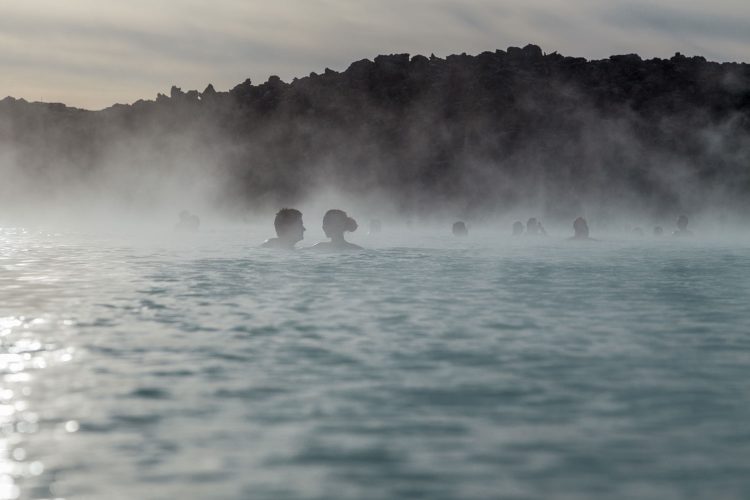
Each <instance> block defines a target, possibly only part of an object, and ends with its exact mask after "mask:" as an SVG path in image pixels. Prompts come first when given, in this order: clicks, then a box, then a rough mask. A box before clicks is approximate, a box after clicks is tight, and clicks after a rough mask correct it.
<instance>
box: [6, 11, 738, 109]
mask: <svg viewBox="0 0 750 500" xmlns="http://www.w3.org/2000/svg"><path fill="white" fill-rule="evenodd" d="M748 25H750V4H747V3H746V2H744V0H743V1H738V0H718V1H717V2H714V3H712V4H711V5H705V6H704V5H702V4H701V3H700V2H696V1H692V0H680V1H679V2H678V0H666V1H665V2H661V3H660V5H659V6H658V7H656V6H651V5H648V4H645V3H644V4H640V3H639V4H634V3H632V2H629V1H625V0H614V1H610V2H607V3H604V2H601V1H595V0H568V1H562V0H529V1H527V2H525V3H523V4H519V3H518V2H514V1H511V0H463V1H457V0H398V1H397V0H357V1H353V0H287V1H285V2H276V3H273V2H265V1H264V2H261V1H257V0H216V1H214V2H204V1H198V0H181V1H179V2H177V1H168V0H150V1H146V0H130V1H129V2H101V1H95V0H67V1H60V0H35V1H34V2H17V3H10V4H6V5H5V6H4V12H3V16H2V17H0V66H2V67H3V68H5V69H6V70H5V71H3V72H2V73H0V97H2V96H3V95H14V96H16V97H25V98H27V99H32V100H36V99H40V98H41V99H44V100H60V101H63V102H66V103H69V104H72V105H78V106H83V107H90V108H99V107H104V106H107V105H110V104H112V103H113V102H116V101H117V102H132V101H134V100H137V99H139V98H153V97H154V96H155V94H156V93H157V92H165V91H166V90H167V89H168V88H169V87H170V86H171V85H173V84H175V85H178V86H181V87H183V88H197V89H202V88H203V87H205V85H206V84H208V83H209V82H211V83H214V85H215V86H216V87H217V88H219V89H222V88H224V89H226V88H230V87H232V86H234V85H235V84H237V83H239V82H241V81H243V80H244V79H245V78H247V77H250V78H252V79H253V80H254V81H256V82H260V81H263V80H265V79H266V78H267V77H268V76H269V75H271V74H277V75H279V76H281V77H282V78H284V79H286V80H289V79H291V78H293V77H295V76H304V75H306V74H307V73H309V72H310V71H321V70H322V69H323V68H325V67H331V68H334V69H339V70H342V69H345V68H346V67H347V66H348V64H349V63H351V62H352V61H354V60H357V59H361V58H365V57H367V58H372V57H374V56H376V55H378V54H381V53H392V52H410V53H413V54H414V53H422V54H430V53H435V54H436V55H441V56H445V55H448V54H452V53H460V52H469V53H476V52H480V51H483V50H494V49H496V48H505V47H507V46H509V45H525V44H526V43H538V44H540V45H542V47H543V48H544V49H545V50H547V51H553V50H557V51H559V52H561V53H565V54H570V55H579V56H584V57H589V58H598V57H606V56H608V55H610V54H612V53H629V52H639V53H642V54H643V55H644V56H647V57H648V56H657V55H658V56H668V55H671V54H672V53H674V52H675V51H682V52H685V53H691V52H693V53H701V54H702V55H706V56H707V57H709V58H713V59H719V60H733V59H734V60H736V59H741V58H742V57H744V56H745V53H746V47H747V43H748V41H750V30H747V29H746V27H747V26H748Z"/></svg>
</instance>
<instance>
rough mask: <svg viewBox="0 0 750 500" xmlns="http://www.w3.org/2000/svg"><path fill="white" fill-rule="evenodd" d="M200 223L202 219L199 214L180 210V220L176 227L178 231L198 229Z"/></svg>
mask: <svg viewBox="0 0 750 500" xmlns="http://www.w3.org/2000/svg"><path fill="white" fill-rule="evenodd" d="M200 225H201V220H200V218H199V217H198V216H197V215H195V214H191V213H190V212H188V211H187V210H183V211H182V212H180V220H179V221H178V222H177V225H176V226H175V229H176V230H178V231H197V230H198V228H199V227H200Z"/></svg>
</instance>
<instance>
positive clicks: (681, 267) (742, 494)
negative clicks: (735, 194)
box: [0, 229, 750, 500]
mask: <svg viewBox="0 0 750 500" xmlns="http://www.w3.org/2000/svg"><path fill="white" fill-rule="evenodd" d="M472 241H474V242H475V241H476V240H467V241H462V242H456V241H455V240H449V241H447V242H446V243H444V244H443V243H442V240H440V239H437V238H434V237H432V236H430V235H427V236H425V237H424V238H423V240H422V241H421V243H422V244H423V246H424V247H425V248H411V249H409V248H401V247H395V248H384V249H380V250H372V251H366V252H363V253H360V254H351V255H342V256H336V255H318V254H316V253H305V252H298V253H294V254H284V255H279V254H276V253H273V252H268V251H265V250H260V249H253V248H248V247H247V242H246V241H245V236H244V235H242V234H240V235H237V234H213V235H208V236H207V235H205V234H204V235H187V236H185V237H184V238H183V237H180V239H178V240H176V241H171V242H160V243H148V244H143V243H137V242H132V241H128V240H127V238H104V237H100V238H95V237H90V236H84V235H59V234H46V233H33V232H27V231H24V230H14V229H3V230H0V294H1V295H0V347H1V349H0V372H1V373H2V384H1V385H0V500H2V499H14V498H69V499H75V498H107V499H120V498H122V499H130V498H165V499H166V498H217V499H230V498H305V499H308V498H320V499H323V498H326V499H328V498H388V499H391V498H431V499H432V498H477V499H479V498H498V497H499V498H550V497H555V498H659V499H670V498H685V497H690V496H691V495H692V496H694V497H696V498H707V497H712V498H714V497H715V498H746V497H747V496H748V493H750V480H748V479H747V478H748V477H750V470H748V469H749V468H750V466H748V465H747V464H748V463H750V441H749V440H748V436H750V426H749V425H748V424H747V422H749V421H750V392H748V391H747V384H746V380H748V376H749V375H750V338H749V337H748V336H747V331H748V325H750V312H749V311H748V308H747V303H748V302H750V301H749V300H748V299H750V249H748V248H746V247H741V246H737V245H735V246H732V247H721V246H717V245H714V246H711V245H702V244H699V243H695V242H693V243H685V242H680V243H679V244H678V243H675V242H673V241H661V242H658V243H653V242H652V243H649V242H645V243H644V242H637V243H633V242H630V243H628V242H606V241H605V242H599V243H598V244H597V245H590V246H585V247H582V246H571V245H569V244H566V243H562V242H556V241H554V240H553V239H548V240H546V241H543V242H534V243H533V244H529V243H528V242H518V241H513V242H493V241H486V242H482V243H480V244H476V243H472ZM472 245H474V246H472ZM384 246H387V245H384ZM430 247H432V248H430Z"/></svg>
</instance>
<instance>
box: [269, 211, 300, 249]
mask: <svg viewBox="0 0 750 500" xmlns="http://www.w3.org/2000/svg"><path fill="white" fill-rule="evenodd" d="M273 226H274V228H275V229H276V235H277V236H278V237H279V238H282V239H286V240H289V241H292V242H294V243H296V242H298V241H301V240H302V238H304V233H305V226H304V225H303V224H302V212H300V211H299V210H296V209H294V208H282V209H281V210H279V212H278V213H277V214H276V218H275V219H274V220H273Z"/></svg>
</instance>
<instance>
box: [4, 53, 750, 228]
mask: <svg viewBox="0 0 750 500" xmlns="http://www.w3.org/2000/svg"><path fill="white" fill-rule="evenodd" d="M0 147H1V148H2V149H1V150H0V173H2V180H3V182H2V188H0V195H2V199H3V200H4V201H5V205H6V207H8V206H11V207H16V208H18V209H19V210H32V209H33V210H39V209H40V208H43V207H48V208H50V209H57V208H58V207H61V206H71V205H75V204H76V203H77V202H78V201H79V200H81V203H82V206H87V205H86V204H87V203H89V202H91V201H92V200H94V201H96V202H98V203H100V204H104V205H111V206H127V207H135V208H137V209H143V210H147V211H148V210H152V209H156V208H159V207H161V208H168V209H169V210H174V213H176V211H177V210H178V209H179V208H181V207H185V206H190V207H196V206H198V207H211V208H212V209H216V210H219V211H222V212H225V213H234V214H240V213H243V212H246V211H248V210H271V209H275V208H277V207H279V206H282V205H293V204H296V203H300V202H303V201H305V200H309V199H310V198H311V197H313V196H315V195H316V194H319V193H321V192H340V193H345V194H346V195H348V196H351V197H352V198H356V199H359V200H365V202H368V201H369V202H371V203H373V204H379V205H381V206H387V207H389V209H390V210H392V211H393V212H397V213H399V214H402V215H425V214H430V213H435V212H438V211H441V210H450V211H451V213H454V214H456V213H458V214H461V215H463V216H466V217H469V218H472V217H473V218H475V219H478V218H481V217H484V216H486V215H492V214H503V213H508V212H510V211H512V210H514V209H517V208H519V207H525V206H528V207H531V206H533V207H537V209H538V210H541V214H542V215H543V216H545V217H548V218H562V219H570V220H572V217H574V216H576V215H578V214H580V213H583V212H589V213H596V214H598V215H599V216H602V217H606V214H608V213H611V212H613V211H616V210H619V209H621V208H623V207H626V208H629V209H633V208H634V207H636V209H637V211H639V212H641V213H642V214H644V215H648V216H651V217H657V216H660V215H662V214H667V213H674V212H678V211H680V212H681V211H686V212H690V213H695V212H699V211H701V210H705V209H708V208H713V207H719V208H720V209H721V210H723V211H733V212H737V213H746V212H747V211H748V209H749V208H750V206H749V202H748V200H749V199H750V198H748V196H747V195H748V193H750V168H749V166H750V66H748V65H747V64H734V63H723V64H719V63H714V62H708V61H706V60H705V59H703V58H702V57H691V58H687V57H684V56H681V55H679V54H677V55H675V56H674V57H672V58H671V59H668V60H667V59H651V60H642V59H641V58H640V57H639V56H637V55H624V56H612V57H610V58H609V59H604V60H598V61H587V60H585V59H583V58H575V57H564V56H562V55H559V54H557V53H552V54H544V53H543V52H542V50H541V49H540V48H539V47H537V46H534V45H528V46H526V47H524V48H523V49H520V48H514V47H510V48H508V50H507V51H502V50H498V51H495V52H484V53H481V54H479V55H477V56H470V55H466V54H462V55H454V56H449V57H447V58H446V59H441V58H437V57H434V56H432V57H424V56H419V55H417V56H413V57H410V56H409V55H408V54H397V55H390V56H378V57H376V58H375V59H374V61H370V60H362V61H358V62H355V63H353V64H352V65H351V66H350V67H349V68H348V69H347V70H346V71H344V72H341V73H339V72H335V71H332V70H328V69H326V70H325V71H324V72H323V73H322V74H315V73H313V74H311V75H310V76H308V77H305V78H300V79H295V80H294V81H293V82H291V83H284V82H283V81H281V80H280V79H279V78H277V77H271V78H270V79H269V80H268V81H267V82H265V83H263V84H261V85H253V84H252V83H251V82H250V81H249V80H247V81H245V82H244V83H242V84H240V85H237V86H236V87H234V88H233V89H231V90H230V91H228V92H217V91H215V90H214V88H213V86H211V85H209V86H208V87H207V88H206V89H205V90H204V91H202V92H198V91H195V90H192V91H188V92H183V91H182V90H180V89H178V88H176V87H173V88H172V90H171V92H170V95H169V96H165V95H159V96H158V97H157V99H156V100H155V101H138V102H136V103H134V104H132V105H115V106H112V107H110V108H107V109H105V110H102V111H84V110H79V109H75V108H69V107H66V106H64V105H62V104H46V103H29V102H26V101H24V100H15V99H13V98H6V99H4V100H2V101H0ZM84 201H85V203H84ZM6 211H7V210H6Z"/></svg>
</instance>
